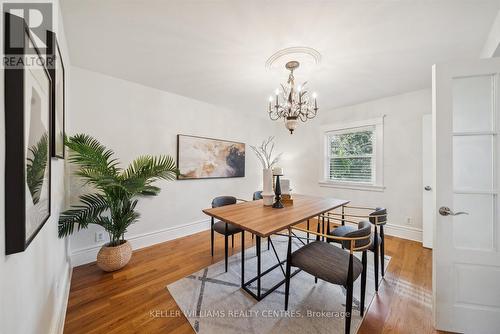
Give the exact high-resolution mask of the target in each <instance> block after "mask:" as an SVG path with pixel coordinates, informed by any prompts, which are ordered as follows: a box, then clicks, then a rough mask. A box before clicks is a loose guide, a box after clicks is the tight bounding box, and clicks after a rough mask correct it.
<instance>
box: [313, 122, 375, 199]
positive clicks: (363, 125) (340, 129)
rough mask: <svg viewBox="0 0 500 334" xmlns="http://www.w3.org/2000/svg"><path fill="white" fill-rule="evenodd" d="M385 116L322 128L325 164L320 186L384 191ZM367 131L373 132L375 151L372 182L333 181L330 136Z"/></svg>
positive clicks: (323, 163) (373, 152) (323, 164)
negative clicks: (331, 175)
mask: <svg viewBox="0 0 500 334" xmlns="http://www.w3.org/2000/svg"><path fill="white" fill-rule="evenodd" d="M384 117H385V115H384V116H382V117H379V118H374V119H367V120H361V121H354V122H342V123H334V124H327V125H324V126H322V127H321V130H322V131H321V135H322V140H323V157H322V159H323V162H322V164H321V165H322V171H321V180H320V181H319V184H320V186H324V187H333V188H344V189H356V190H370V191H384V189H385V187H384V180H383V177H384V172H383V167H384V163H383V158H384V153H383V149H384V147H383V143H384ZM364 130H365V131H366V130H372V131H373V151H372V181H371V182H363V181H359V182H358V181H342V180H331V179H330V177H329V175H330V160H329V159H330V152H329V149H330V144H329V136H331V135H332V134H343V133H351V132H361V131H364Z"/></svg>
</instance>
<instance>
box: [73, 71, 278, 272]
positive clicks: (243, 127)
mask: <svg viewBox="0 0 500 334" xmlns="http://www.w3.org/2000/svg"><path fill="white" fill-rule="evenodd" d="M71 90H72V92H73V95H72V103H71V114H70V115H69V118H70V127H69V128H68V131H67V132H68V133H69V134H76V133H79V132H84V133H87V134H89V135H92V136H95V137H96V138H98V140H100V141H101V142H102V143H103V144H104V145H106V146H107V147H109V148H112V149H113V150H114V151H115V153H116V157H117V158H119V160H120V161H121V162H122V163H123V164H128V163H129V162H131V161H132V160H133V159H134V158H135V157H137V156H139V155H141V154H154V155H159V154H170V155H172V156H173V157H174V158H175V155H176V140H177V137H176V135H177V134H191V135H199V136H206V137H212V138H221V139H227V140H234V141H240V142H244V143H246V144H247V151H246V177H244V178H230V179H213V180H208V179H207V180H182V181H170V182H169V181H161V182H159V186H160V187H161V188H162V191H161V193H160V195H159V196H157V197H152V198H146V199H141V200H140V202H139V205H138V210H139V212H140V213H141V218H140V221H139V222H137V223H136V224H134V225H132V226H131V227H130V229H129V231H128V233H127V235H126V238H127V239H128V240H131V241H132V246H133V247H134V248H139V247H144V246H146V245H151V244H153V243H158V242H162V241H166V240H169V239H173V238H176V237H179V236H182V235H187V234H191V233H194V232H197V231H200V230H203V229H207V228H209V226H210V225H209V223H208V217H207V216H205V215H204V214H203V213H202V212H201V210H202V209H203V208H207V207H209V206H210V203H211V199H212V198H213V197H216V196H219V195H234V196H236V197H239V198H243V199H251V196H252V194H253V192H254V191H255V190H258V189H260V188H261V184H262V177H261V174H262V169H261V168H262V167H260V165H259V164H258V161H257V159H256V157H255V156H254V154H253V152H252V151H251V150H250V147H249V144H252V145H255V144H258V143H260V142H261V141H262V139H264V138H265V137H267V136H269V135H272V129H273V128H274V124H273V122H270V121H265V120H262V118H260V117H258V115H256V116H255V117H249V116H245V115H244V114H243V113H241V112H238V111H232V110H227V109H222V108H219V107H215V106H213V105H210V104H207V103H204V102H200V101H196V100H193V99H189V98H186V97H182V96H179V95H175V94H171V93H168V92H164V91H161V90H157V89H153V88H150V87H146V86H142V85H139V84H136V83H132V82H129V81H125V80H121V79H116V78H113V77H109V76H106V75H102V74H99V73H96V72H92V71H88V70H85V69H81V68H78V67H73V68H72V80H71ZM257 112H261V111H256V113H257ZM79 192H80V184H79V182H77V180H75V179H73V182H72V187H71V197H72V199H71V201H72V202H73V203H74V202H75V201H77V198H76V196H77V195H78V193H79ZM99 230H101V228H100V227H98V226H92V227H91V228H90V229H89V230H87V231H81V232H79V233H77V234H75V235H74V236H73V237H72V238H71V248H72V252H73V257H72V258H73V264H74V265H79V264H82V263H86V262H90V261H95V254H96V253H97V251H98V249H99V247H100V246H101V244H102V243H96V242H95V232H96V231H99Z"/></svg>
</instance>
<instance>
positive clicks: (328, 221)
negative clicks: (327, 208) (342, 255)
mask: <svg viewBox="0 0 500 334" xmlns="http://www.w3.org/2000/svg"><path fill="white" fill-rule="evenodd" d="M325 234H327V235H328V234H330V218H327V220H326V233H325ZM326 242H328V243H330V242H332V239H330V238H326Z"/></svg>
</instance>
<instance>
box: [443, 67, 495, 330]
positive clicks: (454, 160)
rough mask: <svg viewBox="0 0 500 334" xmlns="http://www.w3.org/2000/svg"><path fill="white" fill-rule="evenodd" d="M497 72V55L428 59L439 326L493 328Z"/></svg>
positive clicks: (452, 328)
mask: <svg viewBox="0 0 500 334" xmlns="http://www.w3.org/2000/svg"><path fill="white" fill-rule="evenodd" d="M499 74H500V58H492V59H484V60H477V61H471V62H462V63H454V64H444V65H435V66H434V67H433V141H434V145H433V147H434V150H433V151H434V152H433V156H434V163H435V166H434V168H435V173H434V177H435V179H434V186H433V188H434V189H433V190H434V191H433V193H434V195H435V200H434V204H435V212H436V214H435V217H436V226H435V237H434V251H433V292H434V318H435V326H436V328H437V329H441V330H447V331H453V332H463V333H474V334H475V333H500V252H499V250H500V249H499V248H500V244H499V241H500V224H499V209H500V205H499V196H498V186H499V184H500V182H499V175H500V170H499V168H500V164H499V158H500V151H499V148H500V143H499V130H500V126H499V120H500V113H499V106H500V95H499V87H500V77H499ZM462 212H467V213H468V214H462Z"/></svg>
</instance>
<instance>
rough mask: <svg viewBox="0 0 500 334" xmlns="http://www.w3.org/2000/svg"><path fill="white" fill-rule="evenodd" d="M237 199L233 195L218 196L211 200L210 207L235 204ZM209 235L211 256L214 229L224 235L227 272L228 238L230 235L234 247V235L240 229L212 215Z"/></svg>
mask: <svg viewBox="0 0 500 334" xmlns="http://www.w3.org/2000/svg"><path fill="white" fill-rule="evenodd" d="M237 201H238V200H237V199H236V197H233V196H219V197H216V198H214V199H213V200H212V208H218V207H221V206H226V205H231V204H236V202H237ZM210 231H211V235H210V245H211V250H212V257H213V256H214V237H215V236H214V231H215V232H217V233H220V234H222V235H224V259H225V269H226V272H227V257H228V238H229V236H231V244H232V247H233V248H234V235H235V234H237V233H240V232H241V231H242V230H241V229H240V228H239V227H236V226H234V225H232V224H228V223H225V222H222V221H217V222H215V219H214V217H212V218H211V229H210Z"/></svg>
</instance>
